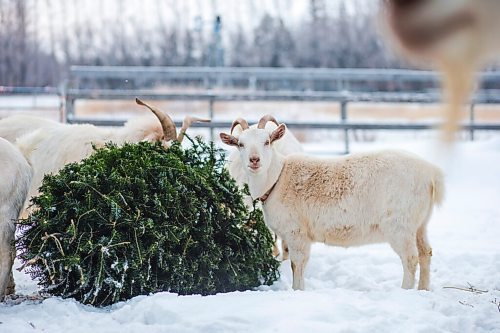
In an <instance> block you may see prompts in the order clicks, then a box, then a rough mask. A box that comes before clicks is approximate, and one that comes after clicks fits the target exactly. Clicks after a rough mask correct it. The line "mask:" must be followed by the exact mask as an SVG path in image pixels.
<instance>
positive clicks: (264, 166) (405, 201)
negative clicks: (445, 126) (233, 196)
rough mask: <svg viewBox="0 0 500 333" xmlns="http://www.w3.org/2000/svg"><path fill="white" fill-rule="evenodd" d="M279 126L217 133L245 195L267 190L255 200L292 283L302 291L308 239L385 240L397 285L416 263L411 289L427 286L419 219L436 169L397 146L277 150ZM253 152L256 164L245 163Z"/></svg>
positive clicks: (437, 185) (426, 249) (433, 194)
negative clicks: (323, 155) (232, 150)
mask: <svg viewBox="0 0 500 333" xmlns="http://www.w3.org/2000/svg"><path fill="white" fill-rule="evenodd" d="M280 127H281V126H280ZM280 127H279V128H278V129H277V130H275V131H274V132H273V133H271V135H269V133H268V132H267V131H264V130H259V129H249V130H247V131H244V132H243V133H241V135H240V136H239V139H238V140H237V143H236V142H235V141H234V140H232V141H231V140H229V139H230V138H231V137H230V136H229V137H226V138H228V139H226V140H224V138H223V136H225V134H221V138H223V141H224V142H225V143H229V144H233V145H239V146H240V148H239V151H240V156H241V159H242V161H248V162H246V163H244V164H247V165H248V166H247V167H246V168H245V171H246V174H247V176H248V181H249V183H248V184H249V188H250V194H251V195H252V197H253V198H258V197H261V196H263V195H264V194H265V193H266V192H268V191H269V189H271V188H272V192H271V193H270V195H269V197H268V199H267V201H265V202H264V203H263V211H264V218H265V221H266V223H267V224H268V226H269V227H270V228H271V229H272V230H273V231H274V232H275V233H276V234H277V235H278V236H279V237H281V238H282V239H283V240H284V241H286V243H287V244H288V246H289V249H290V259H291V261H292V270H293V288H294V289H304V277H303V274H304V270H305V266H306V264H307V261H308V259H309V253H310V247H311V243H313V242H323V243H326V244H330V245H338V246H345V247H348V246H357V245H362V244H369V243H377V242H387V243H389V244H390V245H391V246H392V248H393V249H394V251H395V252H396V253H397V254H398V255H399V256H400V258H401V261H402V265H403V270H404V277H403V283H402V287H403V288H407V289H408V288H413V286H414V281H415V270H416V266H417V264H418V263H419V264H420V281H419V289H428V288H429V267H430V256H431V253H432V252H431V248H430V245H429V244H428V241H427V235H426V225H427V222H428V221H429V218H430V215H431V212H432V208H433V206H434V204H437V203H440V202H441V200H442V198H443V192H444V188H443V187H444V185H443V176H442V172H441V171H440V170H439V168H437V167H435V166H433V165H431V164H430V163H428V162H426V161H424V160H422V159H420V158H418V157H416V156H414V155H411V154H409V153H406V152H400V151H380V152H373V153H364V154H353V155H348V156H343V157H337V158H330V159H319V158H314V157H310V156H306V155H301V154H293V155H289V156H283V155H282V154H280V153H279V152H278V151H277V149H276V148H275V147H274V145H275V143H277V141H276V140H278V141H279V139H280V137H281V135H283V133H282V132H283V131H284V130H285V127H284V126H283V127H282V128H281V129H280ZM280 130H281V131H280ZM226 136H227V135H226ZM233 139H234V137H233ZM266 141H269V142H271V144H270V145H266V144H265V142H266ZM256 157H258V158H259V162H258V163H252V161H251V160H250V159H251V158H253V159H254V161H255V158H256ZM273 186H274V187H273Z"/></svg>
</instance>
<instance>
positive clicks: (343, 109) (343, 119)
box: [340, 100, 349, 154]
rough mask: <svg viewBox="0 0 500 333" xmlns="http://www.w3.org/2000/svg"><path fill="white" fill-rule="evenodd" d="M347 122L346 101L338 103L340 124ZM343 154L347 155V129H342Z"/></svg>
mask: <svg viewBox="0 0 500 333" xmlns="http://www.w3.org/2000/svg"><path fill="white" fill-rule="evenodd" d="M346 121H347V101H346V100H342V101H341V102H340V122H341V123H342V124H345V123H346ZM344 153H345V154H349V129H347V128H344Z"/></svg>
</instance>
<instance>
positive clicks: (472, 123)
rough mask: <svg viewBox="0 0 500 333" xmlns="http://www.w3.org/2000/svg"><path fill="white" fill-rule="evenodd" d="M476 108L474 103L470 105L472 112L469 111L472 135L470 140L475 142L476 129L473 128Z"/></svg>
mask: <svg viewBox="0 0 500 333" xmlns="http://www.w3.org/2000/svg"><path fill="white" fill-rule="evenodd" d="M474 106H475V104H474V102H472V103H471V104H470V110H469V125H470V126H471V127H470V130H469V133H470V140H471V141H474V127H473V126H474V120H475V119H474V118H475V117H474Z"/></svg>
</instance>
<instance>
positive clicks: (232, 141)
mask: <svg viewBox="0 0 500 333" xmlns="http://www.w3.org/2000/svg"><path fill="white" fill-rule="evenodd" d="M220 139H221V140H222V142H224V143H225V144H226V145H229V146H236V147H237V146H238V139H236V138H235V137H234V136H232V135H229V134H226V133H221V134H220Z"/></svg>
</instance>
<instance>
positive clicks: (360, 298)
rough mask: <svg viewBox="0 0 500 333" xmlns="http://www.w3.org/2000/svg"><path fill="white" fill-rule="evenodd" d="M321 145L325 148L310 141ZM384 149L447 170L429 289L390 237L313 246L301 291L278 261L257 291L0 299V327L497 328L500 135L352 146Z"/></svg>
mask: <svg viewBox="0 0 500 333" xmlns="http://www.w3.org/2000/svg"><path fill="white" fill-rule="evenodd" d="M318 146H323V148H327V149H328V148H329V147H330V145H329V143H328V142H324V143H322V144H318V145H316V146H308V147H307V148H308V150H310V151H314V150H316V149H317V148H318ZM389 147H390V148H403V149H407V150H411V151H414V152H416V153H417V154H419V155H421V156H423V157H425V158H427V159H429V160H431V161H434V162H435V163H437V164H439V165H441V166H442V167H443V168H444V169H445V172H446V176H447V197H446V200H445V203H444V205H443V206H442V207H441V208H440V209H438V210H437V211H436V212H435V214H434V215H433V217H432V220H431V222H430V225H429V238H430V242H431V244H432V246H433V253H434V256H433V259H432V269H431V288H432V290H431V291H429V292H427V291H417V290H402V289H400V287H399V286H400V283H401V279H402V269H401V265H400V262H399V259H398V257H397V256H396V254H395V253H394V252H393V251H392V250H391V249H390V247H389V246H388V245H385V244H380V245H370V246H364V247H359V248H348V249H344V248H335V247H328V246H324V245H322V244H317V245H315V246H314V247H313V250H312V254H311V260H310V262H309V264H308V266H307V270H306V291H292V290H291V269H290V262H289V261H285V262H283V264H282V267H281V272H282V274H281V278H280V280H279V281H277V282H276V283H275V284H274V285H273V286H271V287H261V288H259V290H254V291H247V292H234V293H228V294H219V295H215V296H206V297H202V296H197V295H194V296H177V295H175V294H170V293H158V294H155V295H150V296H140V297H136V298H134V299H131V300H129V301H127V302H122V303H119V304H115V305H113V306H111V307H108V308H102V309H98V308H93V307H89V306H83V305H81V304H79V303H77V302H75V301H74V300H70V299H67V300H63V299H60V298H56V297H52V298H48V299H46V300H44V301H43V302H30V301H26V302H23V303H21V304H12V303H8V304H1V305H0V332H16V333H21V332H42V331H43V332H51V333H58V332H61V333H62V332H72V333H76V332H119V333H125V332H148V333H150V332H287V333H291V332H307V331H308V332H500V135H498V134H494V135H493V137H492V138H490V139H488V140H482V141H478V142H462V143H458V144H457V145H456V146H455V148H454V149H453V153H452V154H447V153H444V152H443V151H442V150H440V149H439V148H438V145H437V144H436V143H435V142H433V141H430V140H420V141H418V142H415V141H406V142H394V141H385V142H384V141H378V142H373V143H364V144H356V143H354V144H352V146H351V149H352V151H362V150H371V149H379V148H389ZM16 264H17V265H16V266H19V263H16ZM15 278H16V280H17V288H18V293H21V294H30V293H32V292H34V291H35V290H36V283H35V282H33V281H31V280H30V279H29V276H27V275H24V274H23V273H18V272H16V275H15ZM456 288H462V289H465V290H460V289H456ZM474 290H477V291H476V292H473V291H474Z"/></svg>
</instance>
